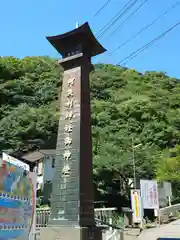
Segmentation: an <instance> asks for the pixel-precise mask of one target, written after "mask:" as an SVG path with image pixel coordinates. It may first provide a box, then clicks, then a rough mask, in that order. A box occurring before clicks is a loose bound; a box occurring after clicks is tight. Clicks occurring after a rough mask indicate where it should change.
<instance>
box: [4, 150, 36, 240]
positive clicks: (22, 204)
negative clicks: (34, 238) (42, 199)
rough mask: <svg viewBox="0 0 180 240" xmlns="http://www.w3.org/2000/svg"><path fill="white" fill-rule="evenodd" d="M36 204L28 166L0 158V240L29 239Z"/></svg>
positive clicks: (7, 156) (6, 158)
mask: <svg viewBox="0 0 180 240" xmlns="http://www.w3.org/2000/svg"><path fill="white" fill-rule="evenodd" d="M35 204H36V203H35V196H34V187H33V180H32V178H31V174H30V173H29V166H28V165H27V164H24V163H23V162H21V161H19V160H17V159H15V158H12V157H10V156H9V155H7V154H3V159H2V160H1V161H0V240H15V239H19V240H23V239H29V235H30V232H31V229H32V226H33V220H34V214H35V212H34V209H35Z"/></svg>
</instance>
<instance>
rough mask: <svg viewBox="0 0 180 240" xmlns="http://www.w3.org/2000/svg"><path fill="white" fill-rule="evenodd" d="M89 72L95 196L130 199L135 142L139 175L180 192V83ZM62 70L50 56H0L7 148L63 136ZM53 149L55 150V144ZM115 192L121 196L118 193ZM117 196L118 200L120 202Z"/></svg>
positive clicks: (2, 136) (110, 70) (160, 76)
mask: <svg viewBox="0 0 180 240" xmlns="http://www.w3.org/2000/svg"><path fill="white" fill-rule="evenodd" d="M94 67H95V68H94V71H93V72H92V73H91V76H90V84H91V105H92V134H93V163H94V183H95V185H96V190H97V191H96V199H97V200H99V199H101V200H104V201H108V202H109V204H110V205H113V206H116V205H117V203H118V202H122V203H123V202H127V201H128V200H129V189H130V186H129V181H128V179H129V178H132V177H133V164H132V163H133V162H132V145H133V146H136V145H138V144H141V146H140V147H138V148H137V149H135V162H136V174H137V177H138V178H144V179H152V178H157V179H158V180H169V181H171V182H172V183H173V186H174V187H175V188H176V191H175V193H176V196H175V197H178V195H179V196H180V184H178V183H179V181H180V175H179V171H180V81H179V80H178V79H175V78H170V77H168V76H167V75H166V73H164V72H148V71H147V72H145V73H144V74H142V73H139V72H137V71H135V70H133V69H127V68H123V67H121V66H114V65H105V64H97V65H95V66H94ZM62 72H63V69H62V68H61V67H60V66H59V65H58V64H57V61H55V60H54V59H51V58H49V57H26V58H24V59H17V58H14V57H1V58H0V151H2V150H9V152H21V151H25V150H28V148H29V144H28V140H29V139H42V140H43V141H44V142H45V143H46V145H47V146H48V144H49V143H51V142H52V143H54V142H55V140H56V134H57V128H58V118H59V106H58V101H57V100H58V91H59V90H60V89H61V84H62ZM49 147H55V145H54V146H50V144H49ZM115 197H116V198H115ZM114 199H115V200H114Z"/></svg>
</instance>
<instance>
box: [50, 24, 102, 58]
mask: <svg viewBox="0 0 180 240" xmlns="http://www.w3.org/2000/svg"><path fill="white" fill-rule="evenodd" d="M46 38H47V40H48V41H49V42H50V43H51V44H52V45H53V47H54V48H55V49H56V50H57V51H58V52H59V53H60V54H61V55H62V56H63V57H65V56H66V52H67V50H68V49H70V48H71V49H73V47H74V48H76V47H78V46H79V45H81V46H82V47H83V48H84V49H86V52H88V53H89V55H90V56H96V55H98V54H101V53H104V52H105V51H106V49H105V48H104V47H103V46H102V45H101V44H100V43H99V42H98V41H97V39H96V37H95V36H94V34H93V32H92V31H91V28H90V26H89V24H88V22H86V23H84V24H83V25H81V26H80V27H78V28H75V29H74V30H72V31H70V32H67V33H64V34H61V35H57V36H51V37H46Z"/></svg>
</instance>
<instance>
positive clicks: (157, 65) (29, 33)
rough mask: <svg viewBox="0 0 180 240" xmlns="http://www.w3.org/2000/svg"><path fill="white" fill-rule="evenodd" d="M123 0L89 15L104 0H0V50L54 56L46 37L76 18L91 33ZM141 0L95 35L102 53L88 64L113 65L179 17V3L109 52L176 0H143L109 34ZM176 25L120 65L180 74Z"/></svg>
mask: <svg viewBox="0 0 180 240" xmlns="http://www.w3.org/2000/svg"><path fill="white" fill-rule="evenodd" d="M128 1H129V0H111V1H110V3H109V4H108V5H107V7H106V8H105V9H104V10H103V11H102V12H100V14H99V15H97V16H96V17H95V16H94V15H95V13H96V12H97V11H98V9H99V8H100V7H101V6H102V5H103V4H104V3H105V2H106V0H74V1H73V0H66V1H63V0H51V1H50V0H16V1H15V0H1V2H0V24H1V35H0V55H1V56H15V57H18V58H23V57H25V56H50V57H55V58H59V57H60V56H59V55H58V53H57V52H56V50H55V49H54V48H53V47H52V46H51V45H50V43H49V42H48V41H47V40H46V36H54V35H58V34H62V33H64V32H67V31H70V30H72V29H74V28H75V27H76V22H78V23H79V24H83V23H85V22H86V21H88V22H89V24H90V26H91V29H92V31H93V32H94V34H95V36H97V35H98V33H99V31H100V30H101V29H102V27H104V26H105V25H106V24H107V23H108V22H109V21H110V20H111V19H112V17H114V16H115V15H116V14H117V12H118V11H120V10H121V8H122V7H123V6H124V5H125V4H126V3H127V2H128ZM143 1H144V0H139V2H138V3H137V5H135V6H134V8H132V10H131V11H130V12H129V13H127V14H125V15H124V17H122V18H120V19H119V21H118V22H117V23H116V24H115V25H114V26H112V28H110V29H109V31H107V33H106V34H104V35H103V36H102V37H100V38H98V40H99V41H100V43H101V44H102V45H103V46H104V47H105V48H106V49H107V52H106V53H104V54H102V55H99V56H97V57H95V59H93V63H111V64H117V63H118V62H119V61H121V60H122V59H124V58H125V57H127V56H128V55H129V54H131V53H132V52H134V51H135V50H137V49H138V48H140V47H142V46H143V45H144V44H146V43H148V42H149V41H150V40H152V39H153V38H155V37H157V36H158V35H160V34H161V33H163V32H164V31H166V30H167V29H168V28H170V27H172V26H173V25H174V24H176V23H177V22H178V21H180V14H179V12H180V5H179V6H178V7H176V8H175V9H174V10H172V11H171V12H170V13H169V14H168V15H166V16H164V17H162V18H161V19H160V20H159V21H158V22H156V24H154V25H153V26H152V27H150V28H149V29H147V30H146V31H144V32H143V33H142V34H140V35H139V36H138V37H137V38H136V39H134V40H132V41H130V42H129V43H128V44H127V45H125V46H124V47H122V48H121V49H119V51H116V52H114V54H112V55H111V56H109V53H110V52H111V51H112V50H113V49H114V48H116V47H117V46H118V45H120V44H122V43H123V42H124V41H125V40H127V39H129V38H130V37H131V36H132V35H134V34H135V33H137V32H138V31H139V30H140V29H141V28H143V27H145V26H146V25H147V24H149V23H151V22H152V21H153V20H155V19H156V18H157V17H159V16H160V15H162V14H163V13H164V12H165V11H166V10H168V9H169V8H171V6H172V4H173V3H176V2H177V0H170V1H169V0H148V1H147V2H146V3H145V4H144V5H143V7H142V8H141V9H140V10H139V11H138V12H137V13H136V14H135V15H134V16H133V17H132V18H131V19H130V20H129V21H128V22H127V24H125V25H124V26H123V27H122V28H121V29H120V31H119V32H117V34H116V35H114V36H113V37H110V38H107V37H108V35H109V34H110V33H111V32H112V31H113V30H114V29H115V28H116V27H117V26H118V25H119V24H121V23H122V22H123V21H124V20H125V19H126V18H127V17H128V16H129V15H130V14H131V13H132V12H133V11H134V10H135V9H136V7H138V5H140V4H141V3H142V2H143ZM179 40H180V26H179V27H177V28H176V29H174V30H173V31H172V32H170V33H169V34H168V35H167V36H165V37H163V38H162V39H161V40H160V41H158V42H157V43H155V44H154V45H153V46H151V47H150V48H148V49H147V50H145V51H143V52H142V53H141V54H140V55H139V56H137V57H136V58H134V59H133V60H132V61H129V62H128V63H127V64H126V65H125V66H126V67H129V68H133V69H136V70H138V71H140V72H145V71H151V70H152V71H163V72H166V73H167V74H168V75H170V76H171V77H177V78H180V67H179V56H180V47H179V42H180V41H179Z"/></svg>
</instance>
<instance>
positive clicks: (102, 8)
mask: <svg viewBox="0 0 180 240" xmlns="http://www.w3.org/2000/svg"><path fill="white" fill-rule="evenodd" d="M110 1H111V0H107V1H106V2H105V3H104V4H103V5H102V6H101V7H100V9H99V10H98V11H97V12H96V13H95V14H94V17H97V16H98V15H99V14H100V13H101V12H102V11H103V10H104V8H105V7H106V6H107V5H108V4H109V3H110Z"/></svg>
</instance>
